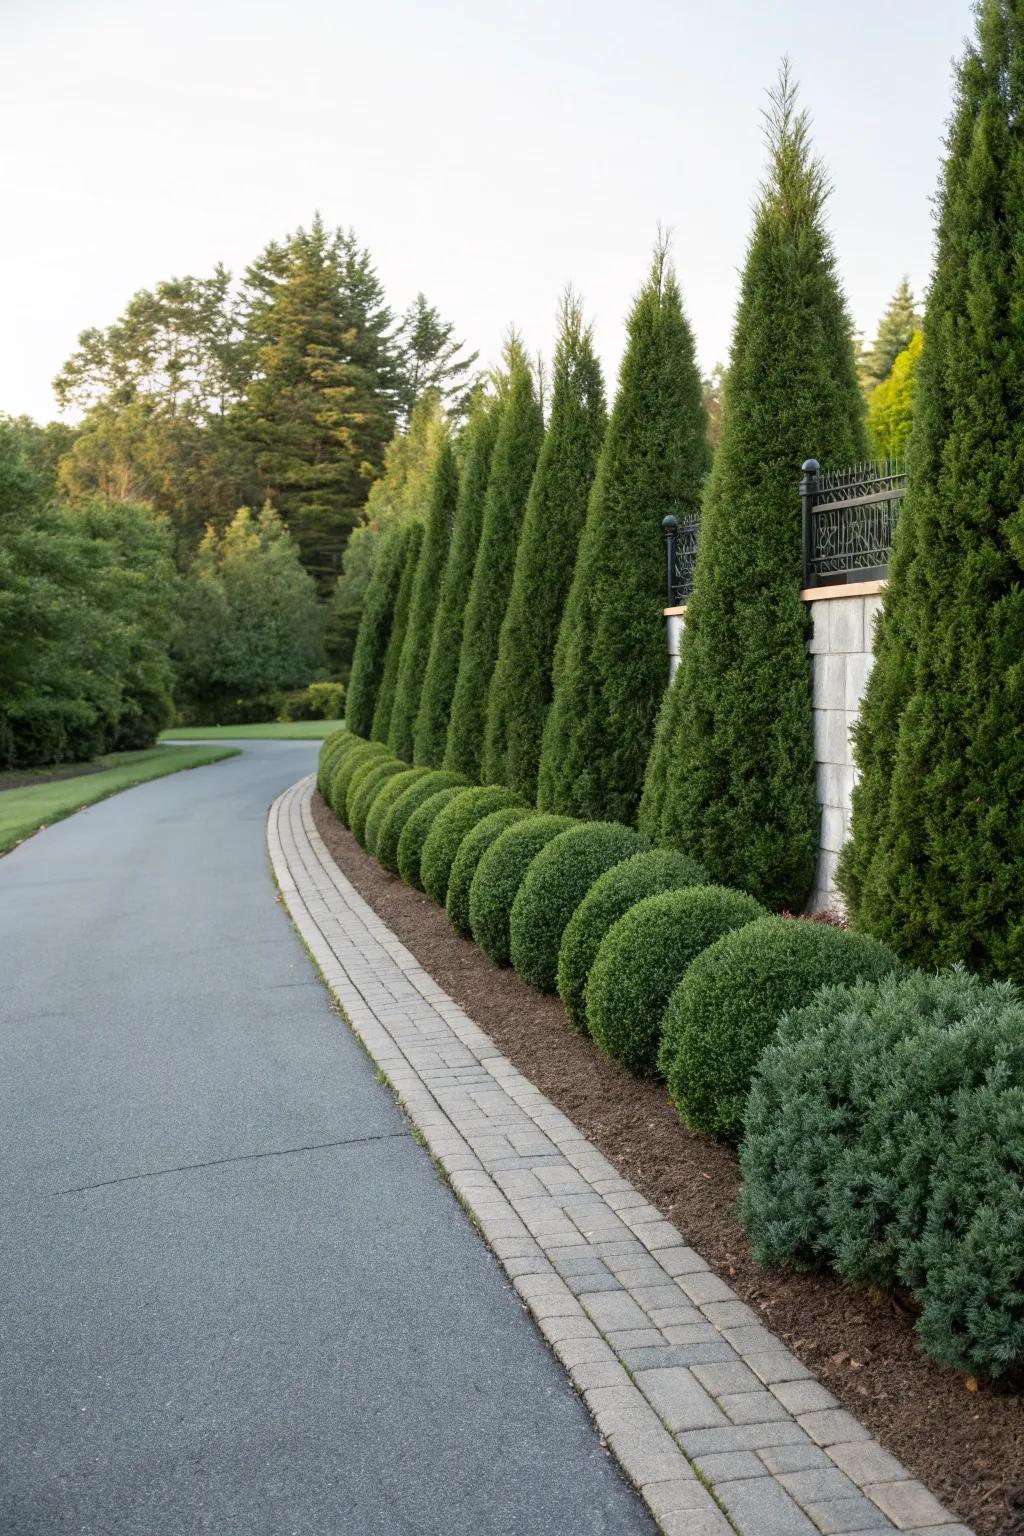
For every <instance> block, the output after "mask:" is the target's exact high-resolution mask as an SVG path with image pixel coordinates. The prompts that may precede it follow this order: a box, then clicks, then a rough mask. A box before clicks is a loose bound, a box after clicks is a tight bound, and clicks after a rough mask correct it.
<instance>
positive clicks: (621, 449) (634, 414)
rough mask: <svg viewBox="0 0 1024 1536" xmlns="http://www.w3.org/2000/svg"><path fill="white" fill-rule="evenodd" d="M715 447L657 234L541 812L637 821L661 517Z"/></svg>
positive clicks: (660, 636) (559, 664)
mask: <svg viewBox="0 0 1024 1536" xmlns="http://www.w3.org/2000/svg"><path fill="white" fill-rule="evenodd" d="M710 452H711V450H710V447H709V445H708V422H707V413H706V412H705V410H704V405H703V402H702V399H701V379H700V373H699V372H698V369H697V364H696V361H695V359H694V347H693V333H692V332H691V330H690V326H689V324H688V322H687V319H686V316H685V314H684V313H683V306H682V300H681V297H680V293H679V286H678V284H677V282H676V277H675V273H674V272H673V270H672V267H671V264H670V262H669V259H668V251H667V247H666V246H665V244H664V242H661V241H659V243H658V246H657V248H656V250H655V253H654V260H653V263H652V267H651V273H650V276H649V278H648V280H647V282H646V283H645V284H644V286H643V288H642V289H641V290H640V293H639V295H638V296H637V300H636V303H635V304H634V306H633V312H632V314H631V316H630V319H629V326H628V338H627V345H626V353H625V356H624V358H623V361H622V367H621V369H620V372H619V390H618V395H617V397H616V400H615V405H614V407H613V409H612V413H611V418H610V420H609V422H608V430H607V432H606V434H605V437H604V443H603V446H602V449H601V454H600V458H599V460H598V466H597V474H596V477H595V480H594V485H593V488H592V490H591V494H590V501H589V505H588V508H587V517H586V522H585V524H584V528H583V533H582V535H581V538H580V545H579V557H578V559H577V562H576V570H575V573H574V576H573V582H572V587H571V589H570V592H569V598H568V602H567V604H566V609H565V616H564V618H563V621H562V629H561V632H560V634H559V638H558V645H557V649H556V654H555V663H554V698H553V702H552V705H551V709H550V710H549V712H548V717H547V723H546V725H545V729H544V739H543V746H542V750H541V763H540V779H539V785H538V804H539V805H540V808H541V809H542V810H545V811H557V812H561V813H563V814H566V815H569V816H578V817H582V818H589V819H591V820H594V821H601V820H610V821H623V822H632V821H634V820H635V817H636V812H637V806H638V804H639V800H640V791H641V788H642V785H643V776H644V765H645V763H646V761H647V754H648V751H649V749H650V745H651V737H652V734H653V731H654V720H655V716H656V714H657V712H658V706H659V703H660V701H661V695H662V693H663V691H664V686H665V637H664V620H663V618H662V608H663V607H664V601H665V599H664V554H663V550H662V543H661V530H660V526H659V525H660V522H661V519H662V518H663V517H664V516H666V515H667V514H668V513H669V512H671V513H673V514H674V515H675V516H677V517H679V518H683V517H686V516H689V515H692V514H693V513H695V512H696V510H697V507H698V505H699V501H700V492H701V485H702V482H703V480H704V476H705V474H706V473H707V468H708V462H709V458H710Z"/></svg>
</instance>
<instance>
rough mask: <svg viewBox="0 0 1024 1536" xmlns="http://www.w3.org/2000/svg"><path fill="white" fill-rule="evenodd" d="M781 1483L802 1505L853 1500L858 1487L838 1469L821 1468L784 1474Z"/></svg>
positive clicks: (780, 1478) (780, 1479) (780, 1477)
mask: <svg viewBox="0 0 1024 1536" xmlns="http://www.w3.org/2000/svg"><path fill="white" fill-rule="evenodd" d="M779 1482H780V1483H781V1484H782V1486H783V1488H785V1490H786V1492H787V1493H791V1494H792V1495H793V1497H794V1499H796V1500H797V1501H798V1503H800V1504H810V1503H811V1502H812V1501H813V1502H815V1503H819V1504H821V1503H824V1502H825V1501H826V1500H830V1499H852V1498H855V1497H856V1495H857V1488H856V1486H855V1485H854V1484H853V1483H851V1482H850V1479H849V1478H848V1477H847V1476H846V1475H845V1473H843V1472H840V1470H839V1468H838V1467H820V1468H819V1469H818V1470H817V1471H812V1472H783V1473H782V1474H781V1475H780V1476H779Z"/></svg>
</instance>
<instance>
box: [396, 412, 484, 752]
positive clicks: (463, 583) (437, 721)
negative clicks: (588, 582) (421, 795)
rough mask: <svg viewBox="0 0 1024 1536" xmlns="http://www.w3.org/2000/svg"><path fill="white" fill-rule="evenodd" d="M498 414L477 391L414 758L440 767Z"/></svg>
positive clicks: (460, 478)
mask: <svg viewBox="0 0 1024 1536" xmlns="http://www.w3.org/2000/svg"><path fill="white" fill-rule="evenodd" d="M500 415H501V399H500V397H495V396H493V395H492V396H485V395H483V394H480V395H478V396H477V399H476V402H475V404H474V406H473V409H472V411H471V413H470V418H469V422H468V424H467V426H466V430H465V434H464V438H463V445H462V446H463V453H462V466H461V473H460V475H459V497H458V501H457V502H456V505H455V526H454V527H453V529H452V538H451V545H450V547H449V550H448V559H447V562H446V564H445V568H444V577H443V579H442V582H441V590H440V594H439V596H438V600H437V612H436V613H435V615H434V629H433V633H432V635H431V637H430V653H429V655H428V657H427V661H426V668H425V671H424V675H423V689H422V692H421V694H420V705H419V711H418V713H417V716H416V729H415V733H414V739H413V762H414V763H415V764H416V766H417V767H425V768H440V766H441V764H442V762H443V761H444V753H445V746H446V744H447V741H448V721H449V719H450V717H451V707H452V697H453V695H454V693H455V683H456V680H457V678H458V675H459V652H460V650H461V649H462V627H463V619H464V617H465V612H466V599H467V597H468V596H469V587H470V583H471V581H472V579H473V566H474V565H475V563H476V551H477V545H478V544H479V542H480V528H481V524H482V523H483V516H484V501H485V500H486V497H487V481H488V479H489V478H490V473H491V457H492V455H493V453H494V443H495V439H496V438H497V435H498V423H499V420H500Z"/></svg>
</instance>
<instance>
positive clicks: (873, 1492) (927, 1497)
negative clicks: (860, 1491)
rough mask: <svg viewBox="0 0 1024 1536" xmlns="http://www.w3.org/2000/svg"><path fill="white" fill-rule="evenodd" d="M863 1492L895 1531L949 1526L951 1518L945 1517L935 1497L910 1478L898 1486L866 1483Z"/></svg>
mask: <svg viewBox="0 0 1024 1536" xmlns="http://www.w3.org/2000/svg"><path fill="white" fill-rule="evenodd" d="M864 1492H865V1493H866V1494H867V1496H868V1498H869V1499H871V1501H872V1502H873V1503H875V1504H877V1505H878V1507H879V1509H880V1510H881V1511H882V1513H883V1514H885V1515H888V1517H889V1519H890V1520H891V1521H892V1523H893V1525H895V1526H896V1528H897V1529H898V1530H901V1531H909V1530H913V1529H914V1528H915V1527H916V1526H922V1525H942V1524H943V1523H949V1524H952V1521H953V1516H952V1515H950V1514H947V1512H946V1511H945V1510H944V1509H943V1507H942V1505H941V1504H940V1503H939V1501H938V1499H937V1498H935V1496H934V1494H931V1493H929V1492H928V1489H927V1488H926V1487H925V1486H924V1484H923V1483H918V1482H914V1481H913V1480H912V1479H910V1478H907V1479H905V1480H904V1481H903V1482H899V1483H868V1484H866V1485H865V1488H864Z"/></svg>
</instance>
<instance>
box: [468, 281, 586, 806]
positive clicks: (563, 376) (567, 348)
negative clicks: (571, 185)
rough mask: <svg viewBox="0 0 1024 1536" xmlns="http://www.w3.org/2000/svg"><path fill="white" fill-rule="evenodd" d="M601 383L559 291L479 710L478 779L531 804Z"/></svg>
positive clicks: (579, 318)
mask: <svg viewBox="0 0 1024 1536" xmlns="http://www.w3.org/2000/svg"><path fill="white" fill-rule="evenodd" d="M606 420H607V417H606V413H605V398H604V382H603V380H602V378H601V365H600V363H599V362H598V360H597V358H596V356H595V355H594V347H593V339H592V335H591V330H590V327H589V326H585V325H584V323H583V311H582V308H581V306H580V304H579V301H578V300H577V299H576V298H574V297H573V295H572V294H571V293H570V294H567V295H566V298H565V299H564V301H563V304H562V313H561V329H560V333H559V337H558V344H557V346H556V349H555V366H554V377H553V386H552V395H551V418H550V421H549V423H548V429H547V432H546V433H545V436H544V444H543V447H542V448H541V452H540V458H539V459H538V461H537V472H536V474H535V475H534V477H533V484H532V485H531V487H530V495H529V500H528V501H527V504H526V515H525V517H524V519H523V532H522V537H521V539H520V541H519V549H518V552H517V554H516V566H515V576H514V579H513V582H512V594H511V596H510V598H509V604H508V608H507V610H506V612H505V618H504V620H503V622H502V626H501V634H500V636H499V640H498V661H497V665H496V667H495V669H494V678H493V681H492V683H491V689H490V695H489V699H488V706H487V728H486V735H485V742H484V758H483V777H484V779H485V780H486V781H487V782H489V783H500V784H507V785H508V786H509V788H510V789H514V790H516V791H517V793H519V794H520V795H522V797H523V799H524V800H526V801H527V802H529V803H532V802H533V800H534V799H535V798H536V794H537V773H538V770H539V767H540V746H541V739H542V737H543V734H544V721H545V719H546V718H547V712H548V709H549V707H550V704H551V669H552V664H553V661H554V652H555V642H556V640H557V638H558V630H559V626H560V624H561V621H562V613H563V610H564V608H565V600H566V598H567V597H568V595H569V587H570V585H571V583H572V573H573V570H574V569H575V566H576V547H577V544H578V542H579V536H580V532H581V530H582V528H583V522H584V519H585V517H586V513H587V499H588V497H589V495H590V487H591V485H592V483H593V479H594V471H595V469H596V467H597V456H598V454H599V452H600V450H601V440H602V438H603V436H604V430H605V425H606Z"/></svg>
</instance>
